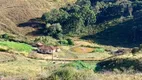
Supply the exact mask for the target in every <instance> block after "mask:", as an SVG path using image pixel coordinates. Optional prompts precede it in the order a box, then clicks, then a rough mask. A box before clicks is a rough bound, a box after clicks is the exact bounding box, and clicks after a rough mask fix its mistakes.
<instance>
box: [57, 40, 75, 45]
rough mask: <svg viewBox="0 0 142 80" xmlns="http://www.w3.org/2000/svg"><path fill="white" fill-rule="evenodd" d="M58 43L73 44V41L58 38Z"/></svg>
mask: <svg viewBox="0 0 142 80" xmlns="http://www.w3.org/2000/svg"><path fill="white" fill-rule="evenodd" d="M59 43H60V44H61V45H74V42H73V40H72V39H65V40H60V41H59Z"/></svg>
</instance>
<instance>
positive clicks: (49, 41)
mask: <svg viewBox="0 0 142 80" xmlns="http://www.w3.org/2000/svg"><path fill="white" fill-rule="evenodd" d="M34 42H41V43H44V44H45V45H58V42H57V40H56V39H54V38H52V37H50V36H42V37H38V38H36V39H35V40H34Z"/></svg>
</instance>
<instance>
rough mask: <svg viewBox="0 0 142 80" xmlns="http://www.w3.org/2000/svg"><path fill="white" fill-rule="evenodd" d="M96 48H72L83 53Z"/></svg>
mask: <svg viewBox="0 0 142 80" xmlns="http://www.w3.org/2000/svg"><path fill="white" fill-rule="evenodd" d="M93 50H94V48H87V47H74V48H72V51H73V52H76V53H79V54H83V53H89V52H92V51H93Z"/></svg>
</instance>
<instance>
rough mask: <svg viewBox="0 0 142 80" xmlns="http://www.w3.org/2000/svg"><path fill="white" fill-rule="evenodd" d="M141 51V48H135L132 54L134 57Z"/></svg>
mask: <svg viewBox="0 0 142 80" xmlns="http://www.w3.org/2000/svg"><path fill="white" fill-rule="evenodd" d="M139 51H140V49H139V47H134V48H133V49H132V51H131V52H132V54H133V55H135V54H136V53H138V52H139Z"/></svg>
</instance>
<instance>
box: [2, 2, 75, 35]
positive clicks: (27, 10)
mask: <svg viewBox="0 0 142 80" xmlns="http://www.w3.org/2000/svg"><path fill="white" fill-rule="evenodd" d="M74 2H75V0H0V34H1V33H5V32H6V33H13V34H21V35H25V34H27V33H28V32H31V31H33V30H34V29H33V28H31V27H24V28H23V27H22V28H21V27H18V26H17V25H18V24H20V23H23V22H26V21H28V20H29V19H32V18H36V17H41V15H42V14H43V13H44V12H47V11H50V10H51V9H54V8H56V9H57V8H60V7H61V6H63V5H66V4H69V3H74Z"/></svg>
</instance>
